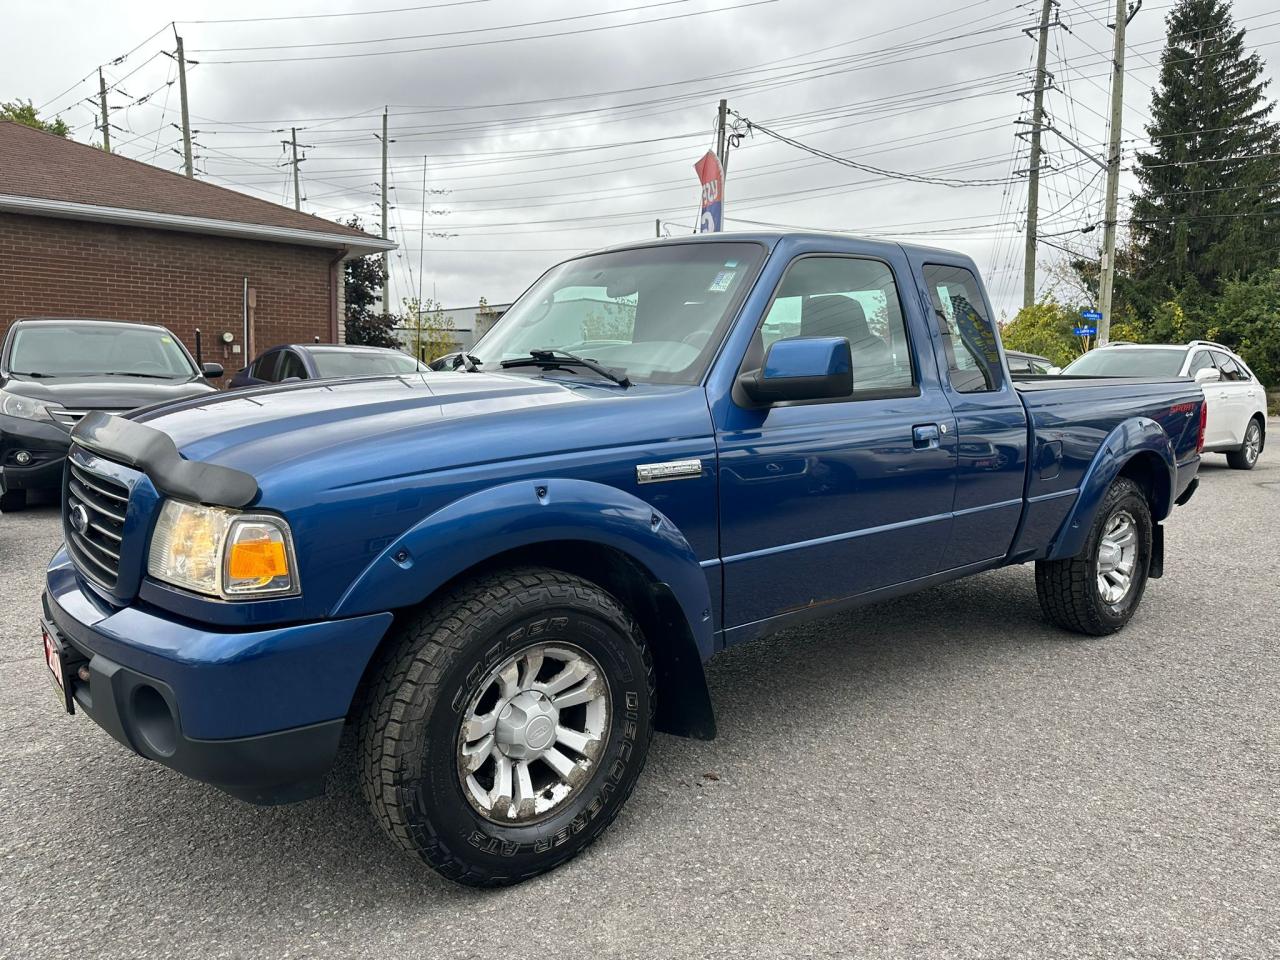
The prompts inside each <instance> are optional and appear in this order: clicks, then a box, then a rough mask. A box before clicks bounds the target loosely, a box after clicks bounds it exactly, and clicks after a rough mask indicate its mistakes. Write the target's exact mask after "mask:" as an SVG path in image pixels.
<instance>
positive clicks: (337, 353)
mask: <svg viewBox="0 0 1280 960" xmlns="http://www.w3.org/2000/svg"><path fill="white" fill-rule="evenodd" d="M310 352H311V359H312V361H313V362H314V363H315V365H316V375H317V376H319V377H321V378H326V379H327V378H329V377H374V376H380V375H385V374H388V373H393V374H394V373H416V372H417V371H419V370H426V369H427V368H426V366H425V365H424V364H421V363H419V362H418V361H417V360H415V359H413V357H411V356H409V355H408V354H404V353H401V352H400V351H399V350H377V351H374V350H312V351H310Z"/></svg>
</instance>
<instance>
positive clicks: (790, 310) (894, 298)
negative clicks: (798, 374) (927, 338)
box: [760, 257, 915, 399]
mask: <svg viewBox="0 0 1280 960" xmlns="http://www.w3.org/2000/svg"><path fill="white" fill-rule="evenodd" d="M788 337H846V338H847V339H848V340H849V350H850V353H851V355H852V357H853V397H854V399H857V398H858V395H859V394H864V393H866V394H877V393H883V392H885V391H900V390H906V391H913V390H914V389H915V374H914V371H913V369H912V366H911V345H910V342H909V341H908V339H907V328H906V323H905V322H904V320H903V318H902V304H901V302H900V301H899V299H898V288H897V285H896V284H895V283H894V280H893V271H892V270H890V269H889V266H888V264H886V263H883V262H881V261H879V260H863V259H859V258H856V257H802V258H800V259H799V260H796V261H795V262H794V263H792V264H791V266H790V267H788V268H787V272H786V275H785V276H784V277H783V278H782V283H781V284H779V286H778V290H777V293H776V294H775V296H774V300H773V304H772V306H770V308H769V313H768V315H767V316H766V317H765V318H764V323H763V324H762V325H761V327H760V338H761V340H762V344H761V346H762V348H763V350H768V348H769V347H770V346H771V345H772V344H774V343H776V342H777V341H778V340H783V339H786V338H788ZM761 356H763V352H762V353H761Z"/></svg>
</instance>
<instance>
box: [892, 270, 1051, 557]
mask: <svg viewBox="0 0 1280 960" xmlns="http://www.w3.org/2000/svg"><path fill="white" fill-rule="evenodd" d="M926 256H927V257H928V259H927V260H926V259H925V257H926ZM915 257H918V258H919V260H918V263H919V266H918V268H917V275H918V276H919V278H920V281H921V289H920V295H921V296H922V298H923V301H924V304H925V305H926V307H927V309H928V312H929V316H930V321H931V329H930V333H931V335H932V336H933V342H934V345H935V349H934V353H935V354H936V357H937V363H938V367H939V375H940V376H941V380H942V387H943V391H944V393H945V394H946V398H947V400H948V401H949V403H950V405H951V409H952V411H953V413H954V414H955V417H956V422H957V426H958V433H959V438H958V439H959V458H958V462H957V464H956V497H955V507H954V509H955V522H954V524H953V525H952V532H951V540H950V543H949V544H948V545H947V550H946V553H945V554H944V556H943V558H942V564H941V569H944V570H951V569H954V568H957V567H965V566H968V565H970V564H977V563H983V562H986V561H990V560H994V559H996V558H1000V557H1003V556H1004V555H1005V554H1006V553H1008V551H1009V547H1010V546H1011V545H1012V543H1013V537H1014V534H1015V533H1016V531H1017V528H1018V522H1019V521H1020V520H1021V518H1022V506H1023V491H1024V485H1025V482H1026V469H1027V414H1026V409H1025V408H1024V407H1023V405H1022V400H1021V399H1020V398H1019V397H1018V395H1017V394H1016V392H1015V391H1014V388H1013V384H1012V383H1010V381H1009V377H1008V376H1007V375H1006V373H1005V366H1004V362H1003V360H1002V357H1001V353H1000V338H999V336H998V335H997V334H996V331H995V325H994V324H993V322H992V319H991V318H992V316H993V314H992V312H991V304H990V303H989V302H988V301H987V295H986V291H984V290H983V288H982V284H981V283H979V281H978V276H977V274H976V273H975V272H974V270H973V269H972V266H971V265H970V263H969V261H967V260H964V259H961V258H956V259H955V260H951V259H950V258H949V257H947V256H946V255H944V254H936V255H935V254H933V253H929V254H914V255H913V258H915Z"/></svg>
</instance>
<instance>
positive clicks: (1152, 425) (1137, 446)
mask: <svg viewBox="0 0 1280 960" xmlns="http://www.w3.org/2000/svg"><path fill="white" fill-rule="evenodd" d="M1147 453H1150V454H1155V456H1156V457H1158V458H1159V460H1160V462H1161V464H1162V465H1163V467H1164V470H1163V472H1162V473H1160V474H1159V475H1158V476H1157V478H1156V479H1157V483H1158V486H1157V489H1156V491H1155V495H1156V496H1155V502H1154V503H1152V505H1151V515H1152V519H1153V520H1155V521H1156V522H1157V523H1159V522H1160V521H1161V520H1163V519H1164V518H1165V517H1167V516H1168V515H1169V511H1170V510H1171V509H1172V507H1173V499H1172V497H1173V489H1174V484H1175V482H1176V477H1177V473H1178V466H1177V460H1176V459H1175V457H1174V452H1173V445H1172V444H1171V443H1170V442H1169V437H1168V434H1166V433H1165V432H1164V428H1163V427H1161V426H1160V424H1158V423H1156V421H1154V420H1152V419H1150V418H1148V417H1133V418H1131V419H1129V420H1125V421H1124V422H1123V423H1121V424H1120V425H1119V426H1117V427H1116V428H1115V429H1114V430H1112V431H1111V432H1110V433H1109V434H1107V437H1106V439H1105V440H1103V441H1102V444H1101V445H1100V446H1099V447H1098V452H1097V453H1096V454H1094V457H1093V462H1092V463H1091V464H1089V469H1088V470H1086V471H1085V474H1084V478H1083V479H1082V480H1081V481H1080V493H1079V494H1078V495H1077V497H1076V503H1075V506H1074V507H1073V508H1072V509H1071V513H1070V514H1069V515H1068V516H1067V519H1066V520H1064V521H1063V523H1062V526H1061V527H1060V528H1059V529H1058V532H1057V534H1056V535H1055V537H1054V540H1053V547H1052V548H1051V549H1050V551H1049V555H1048V557H1047V558H1046V559H1049V560H1062V559H1065V558H1067V557H1074V556H1076V555H1077V554H1078V553H1079V552H1080V551H1081V550H1083V549H1084V541H1085V538H1086V537H1087V536H1088V535H1089V528H1090V527H1092V526H1093V521H1094V518H1095V517H1096V516H1097V514H1098V508H1099V507H1100V506H1101V504H1102V498H1103V497H1104V496H1106V493H1107V490H1108V488H1110V486H1111V484H1112V482H1113V481H1114V480H1115V478H1116V477H1117V476H1119V475H1120V472H1121V471H1122V470H1123V469H1124V468H1125V467H1126V466H1127V465H1128V464H1129V462H1130V461H1132V460H1133V458H1134V457H1136V456H1138V455H1140V454H1147Z"/></svg>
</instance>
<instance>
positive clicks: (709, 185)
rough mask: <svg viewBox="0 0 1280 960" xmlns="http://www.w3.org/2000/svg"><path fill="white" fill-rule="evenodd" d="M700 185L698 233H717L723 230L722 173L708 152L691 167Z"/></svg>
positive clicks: (712, 154)
mask: <svg viewBox="0 0 1280 960" xmlns="http://www.w3.org/2000/svg"><path fill="white" fill-rule="evenodd" d="M693 169H694V170H695V171H697V174H698V182H700V183H701V184H702V214H701V215H700V216H699V217H698V232H699V233H718V232H719V231H721V230H723V229H724V171H723V170H721V169H720V161H719V160H718V159H716V155H715V154H714V153H712V152H711V151H710V150H708V151H707V155H706V156H705V157H703V158H702V159H701V160H699V161H698V162H697V163H695V164H694V165H693Z"/></svg>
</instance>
